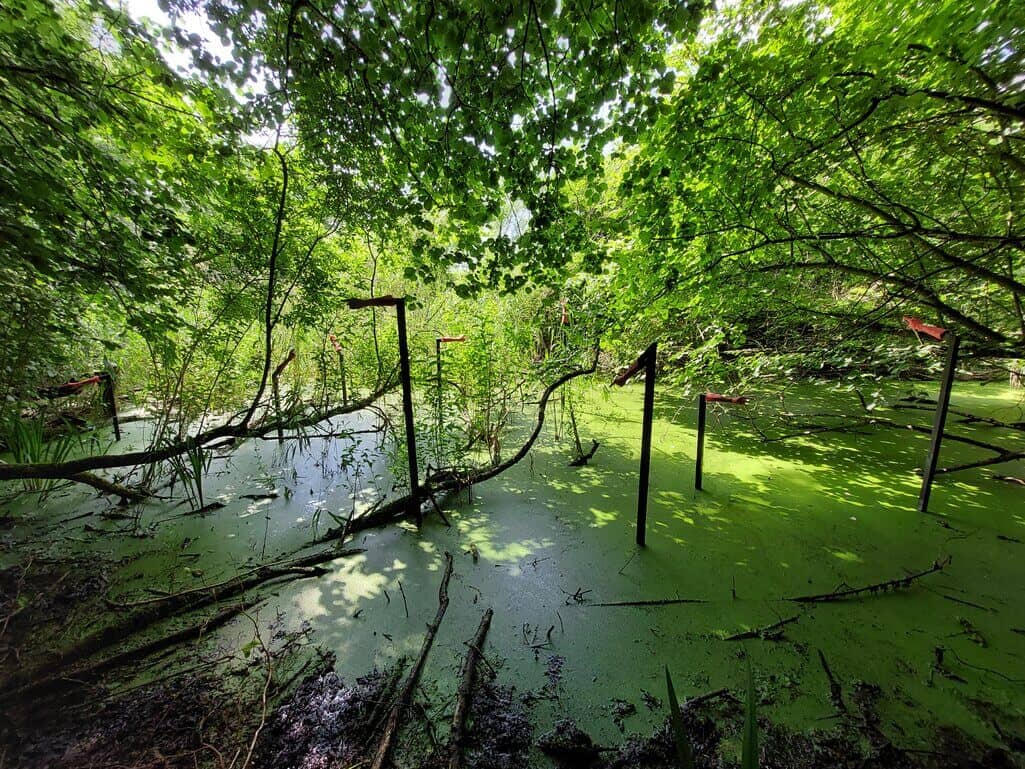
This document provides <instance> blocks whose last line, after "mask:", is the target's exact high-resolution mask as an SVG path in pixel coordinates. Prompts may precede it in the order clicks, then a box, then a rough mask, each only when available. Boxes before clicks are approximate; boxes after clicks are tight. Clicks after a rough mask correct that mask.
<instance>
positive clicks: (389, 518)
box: [317, 348, 598, 543]
mask: <svg viewBox="0 0 1025 769" xmlns="http://www.w3.org/2000/svg"><path fill="white" fill-rule="evenodd" d="M597 368H598V349H597V348H595V354H594V359H593V360H592V361H591V364H590V365H589V366H587V367H586V368H578V369H574V370H573V371H570V372H568V373H566V374H563V375H562V376H561V377H559V378H558V379H556V380H555V381H554V382H552V383H551V384H550V385H548V386H547V387H546V388H545V389H544V392H542V393H541V399H540V400H539V401H538V406H537V420H536V422H535V423H534V429H533V430H532V431H531V433H530V435H529V436H528V437H527V440H526V441H525V442H524V443H523V445H521V446H520V448H519V450H517V452H516V453H515V454H513V455H512V456H511V457H509V459H507V460H506V461H505V462H500V463H499V464H497V465H491V466H488V467H484V468H481V469H479V470H477V471H471V472H467V473H447V474H442V473H440V472H439V473H436V474H435V475H434V476H432V477H430V478H428V479H427V480H426V481H425V482H424V483H423V484H422V485H421V486H420V487H419V489H418V493H417V494H416V496H415V499H414V498H413V495H409V494H407V495H405V496H402V497H398V498H396V499H393V500H390V501H388V502H386V503H384V504H382V505H380V506H378V507H376V508H374V509H373V510H372V511H371V512H369V513H366V514H364V515H361V516H360V517H359V518H356V519H354V520H353V521H352V523H351V525H350V526H349V527H347V529H346V530H345V532H344V533H345V534H346V535H351V534H355V533H357V532H360V531H366V530H367V529H372V528H377V527H379V526H385V525H387V524H389V523H396V522H398V521H401V520H403V519H404V518H407V517H409V516H410V515H411V508H412V506H413V503H414V502H415V503H417V504H423V503H424V502H425V501H426V500H427V499H428V497H429V495H430V494H431V493H434V494H437V493H448V494H454V493H458V492H459V491H462V490H463V489H468V488H472V487H473V486H474V484H477V483H482V482H483V481H487V480H490V479H491V478H494V477H496V476H498V475H501V474H502V473H504V472H505V471H506V470H508V469H509V468H511V467H513V466H514V465H516V464H518V463H519V462H520V461H521V460H522V459H523V458H524V457H526V456H527V454H529V453H530V450H531V449H532V448H533V447H534V444H535V443H536V442H537V439H538V437H540V435H541V430H542V429H543V428H544V424H545V413H546V411H547V409H548V401H549V400H550V399H551V397H552V395H554V394H555V392H556V391H558V389H559V388H560V387H562V386H563V385H564V384H566V383H567V382H570V381H572V380H573V379H576V378H577V377H581V376H586V375H587V374H593V373H594V372H595V371H596V370H597ZM342 534H343V529H342V528H341V527H334V528H331V529H328V531H327V532H325V533H324V535H323V536H322V537H320V538H319V539H318V540H317V542H320V543H322V542H330V541H332V540H335V539H339V538H340V536H341V535H342Z"/></svg>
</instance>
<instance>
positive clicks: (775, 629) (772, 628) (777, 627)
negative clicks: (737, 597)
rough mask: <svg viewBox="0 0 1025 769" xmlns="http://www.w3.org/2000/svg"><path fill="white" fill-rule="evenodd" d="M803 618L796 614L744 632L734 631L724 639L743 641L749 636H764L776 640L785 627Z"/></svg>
mask: <svg viewBox="0 0 1025 769" xmlns="http://www.w3.org/2000/svg"><path fill="white" fill-rule="evenodd" d="M800 618H801V615H800V614H795V615H794V616H793V617H787V618H786V619H781V620H780V621H779V622H773V623H772V624H771V625H766V626H765V627H760V628H755V629H754V630H745V631H744V632H742V633H734V634H733V635H731V636H726V637H725V638H724V639H723V640H724V641H743V640H745V639H748V638H762V639H770V640H776V639H778V638H781V637H782V636H783V632H782V631H783V628H784V627H786V626H787V625H790V624H792V623H794V622H797V621H798V620H799V619H800Z"/></svg>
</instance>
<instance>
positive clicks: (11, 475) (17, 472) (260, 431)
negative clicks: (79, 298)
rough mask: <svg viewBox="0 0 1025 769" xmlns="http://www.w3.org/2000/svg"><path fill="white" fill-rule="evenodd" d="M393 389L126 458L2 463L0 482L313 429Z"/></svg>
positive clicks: (149, 460)
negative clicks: (278, 432)
mask: <svg viewBox="0 0 1025 769" xmlns="http://www.w3.org/2000/svg"><path fill="white" fill-rule="evenodd" d="M392 387H394V382H393V381H392V380H391V379H389V380H388V381H387V382H385V384H384V385H383V386H382V387H381V389H379V390H377V391H375V392H373V393H371V394H370V395H369V396H367V397H366V398H364V399H363V400H360V401H356V402H353V403H349V404H346V405H344V406H338V407H336V408H332V409H328V410H327V411H323V412H316V413H314V414H311V415H308V416H306V417H303V418H302V419H297V420H294V421H290V420H287V419H286V420H283V421H280V422H279V421H275V422H265V423H263V424H260V425H257V426H252V427H249V426H246V425H245V424H243V423H231V422H229V423H228V424H224V425H221V426H220V427H215V428H213V429H210V430H207V431H205V432H202V433H199V434H198V435H195V436H192V437H190V438H188V439H186V440H182V441H177V442H176V443H172V444H169V445H167V446H161V447H160V448H151V449H144V450H142V451H130V452H126V453H123V454H100V455H96V456H89V457H80V458H78V459H72V460H69V461H67V462H56V463H30V464H16V463H0V481H12V480H21V479H25V478H66V479H72V480H74V479H75V476H76V475H78V474H80V473H85V472H91V471H93V470H106V469H110V468H114V467H134V466H136V465H147V464H153V463H155V462H163V461H164V460H167V459H170V458H171V457H175V456H178V455H180V454H184V453H186V452H187V451H189V450H191V449H194V448H195V447H196V446H207V447H209V444H210V443H213V442H214V441H216V440H222V439H225V438H228V439H232V440H240V439H241V440H245V439H248V438H259V437H261V436H263V435H266V434H267V433H270V432H274V431H276V430H277V429H278V427H279V426H280V427H283V428H284V429H287V430H293V429H301V428H304V427H312V426H313V425H316V424H319V423H320V422H323V421H325V420H327V419H331V418H332V417H336V416H341V415H343V414H351V413H354V412H356V411H361V410H362V409H365V408H367V407H368V406H370V405H372V404H373V403H374V402H375V401H377V400H378V399H379V398H381V397H382V396H383V395H385V394H386V393H387V392H388V391H389V390H391V389H392Z"/></svg>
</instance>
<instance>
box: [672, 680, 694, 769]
mask: <svg viewBox="0 0 1025 769" xmlns="http://www.w3.org/2000/svg"><path fill="white" fill-rule="evenodd" d="M666 696H667V697H668V699H669V718H670V723H671V724H672V727H673V742H674V744H675V745H676V760H677V763H678V764H679V769H694V753H693V751H692V750H691V747H690V740H689V739H688V738H687V732H686V730H685V729H684V728H683V714H682V713H681V712H680V703H679V701H678V700H677V699H676V690H675V689H674V688H673V679H672V677H671V676H670V675H669V667H668V666H666Z"/></svg>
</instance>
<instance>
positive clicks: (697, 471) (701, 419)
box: [694, 393, 708, 491]
mask: <svg viewBox="0 0 1025 769" xmlns="http://www.w3.org/2000/svg"><path fill="white" fill-rule="evenodd" d="M707 405H708V404H707V402H706V401H705V394H704V393H701V394H700V395H699V396H698V450H697V457H696V458H695V460H694V488H695V489H697V490H698V491H701V471H702V469H703V464H704V458H705V411H706V409H707Z"/></svg>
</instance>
